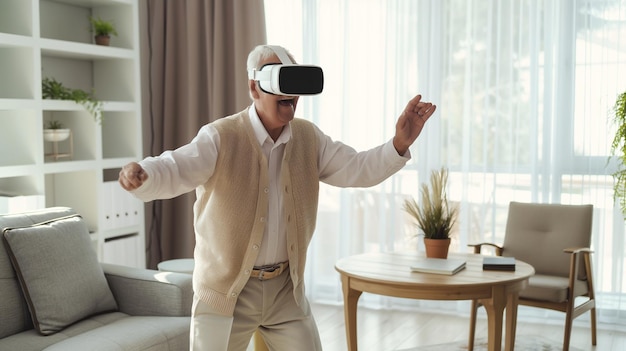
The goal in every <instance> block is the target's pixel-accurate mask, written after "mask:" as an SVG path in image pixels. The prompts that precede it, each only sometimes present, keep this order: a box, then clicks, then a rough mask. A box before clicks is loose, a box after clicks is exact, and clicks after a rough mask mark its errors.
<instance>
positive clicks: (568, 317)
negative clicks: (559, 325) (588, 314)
mask: <svg viewBox="0 0 626 351" xmlns="http://www.w3.org/2000/svg"><path fill="white" fill-rule="evenodd" d="M573 322H574V316H573V312H572V310H571V309H568V310H567V312H565V330H564V331H563V350H564V351H565V350H569V340H570V337H571V336H572V324H573Z"/></svg>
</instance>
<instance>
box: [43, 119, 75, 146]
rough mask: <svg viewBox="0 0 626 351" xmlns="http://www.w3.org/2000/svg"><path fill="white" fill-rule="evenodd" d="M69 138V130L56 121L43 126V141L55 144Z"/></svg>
mask: <svg viewBox="0 0 626 351" xmlns="http://www.w3.org/2000/svg"><path fill="white" fill-rule="evenodd" d="M69 136H70V130H69V129H67V128H64V126H63V123H61V122H59V121H58V120H50V121H48V122H46V124H45V125H44V129H43V138H44V140H45V141H50V142H53V143H56V142H59V141H63V140H65V139H67V138H69Z"/></svg>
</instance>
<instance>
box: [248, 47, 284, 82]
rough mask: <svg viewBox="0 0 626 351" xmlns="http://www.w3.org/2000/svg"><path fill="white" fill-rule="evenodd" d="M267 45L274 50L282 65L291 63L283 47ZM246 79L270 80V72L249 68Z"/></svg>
mask: <svg viewBox="0 0 626 351" xmlns="http://www.w3.org/2000/svg"><path fill="white" fill-rule="evenodd" d="M267 47H269V48H270V49H272V51H274V53H275V54H276V56H278V59H279V60H280V62H282V64H283V65H291V64H293V62H292V61H291V59H290V58H289V55H287V51H285V49H283V48H282V47H281V46H277V45H268V46H267ZM248 79H252V80H263V81H266V80H270V72H262V71H258V70H256V69H249V70H248Z"/></svg>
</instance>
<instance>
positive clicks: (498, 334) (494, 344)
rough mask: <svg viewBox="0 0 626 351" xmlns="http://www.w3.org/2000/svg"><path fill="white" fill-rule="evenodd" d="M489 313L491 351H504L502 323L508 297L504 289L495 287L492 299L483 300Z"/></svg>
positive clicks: (488, 324) (488, 325)
mask: <svg viewBox="0 0 626 351" xmlns="http://www.w3.org/2000/svg"><path fill="white" fill-rule="evenodd" d="M481 302H482V303H483V305H484V306H485V311H486V312H487V327H488V343H489V351H501V350H502V321H503V319H504V318H503V314H504V308H505V307H506V295H505V293H504V289H503V288H502V287H498V286H496V287H494V288H493V291H492V296H491V299H485V300H481Z"/></svg>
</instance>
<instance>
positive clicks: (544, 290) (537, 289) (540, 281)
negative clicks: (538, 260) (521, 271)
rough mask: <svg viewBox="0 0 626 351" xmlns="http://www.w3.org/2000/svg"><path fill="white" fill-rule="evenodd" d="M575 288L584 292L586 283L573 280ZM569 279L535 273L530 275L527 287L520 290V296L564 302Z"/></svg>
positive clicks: (566, 296) (585, 291)
mask: <svg viewBox="0 0 626 351" xmlns="http://www.w3.org/2000/svg"><path fill="white" fill-rule="evenodd" d="M574 284H576V290H579V289H580V290H579V291H581V292H582V293H583V294H586V293H587V291H588V289H587V284H586V282H585V281H580V280H577V281H575V283H574ZM568 286H569V279H568V278H562V277H556V276H550V275H542V274H535V275H534V276H532V277H530V279H529V282H528V287H527V288H526V289H524V290H522V291H521V292H520V294H519V295H520V297H521V298H524V299H530V300H539V301H550V302H565V301H567V298H568Z"/></svg>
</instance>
